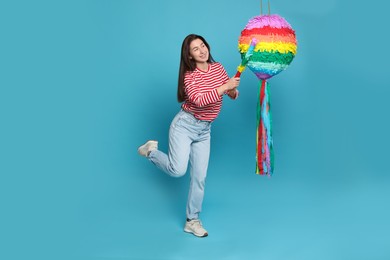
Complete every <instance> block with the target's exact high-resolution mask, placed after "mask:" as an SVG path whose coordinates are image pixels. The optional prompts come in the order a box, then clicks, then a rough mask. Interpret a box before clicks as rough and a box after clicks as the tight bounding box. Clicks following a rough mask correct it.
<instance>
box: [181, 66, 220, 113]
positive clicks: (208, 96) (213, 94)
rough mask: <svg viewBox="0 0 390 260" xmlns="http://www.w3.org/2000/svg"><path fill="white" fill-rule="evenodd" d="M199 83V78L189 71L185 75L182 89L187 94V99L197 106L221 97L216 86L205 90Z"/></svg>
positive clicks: (218, 99) (215, 100) (207, 103)
mask: <svg viewBox="0 0 390 260" xmlns="http://www.w3.org/2000/svg"><path fill="white" fill-rule="evenodd" d="M199 84H200V82H199V80H197V79H196V77H195V76H194V75H192V74H191V73H187V74H186V75H185V78H184V90H185V93H186V94H187V99H188V100H189V101H190V102H191V103H193V104H195V105H196V106H197V107H204V106H207V105H209V104H212V103H215V102H217V101H220V100H221V99H222V97H221V96H220V95H219V94H218V90H217V89H216V88H215V89H213V90H209V91H205V90H202V89H203V88H202V86H200V85H199Z"/></svg>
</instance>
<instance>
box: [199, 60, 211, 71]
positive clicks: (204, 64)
mask: <svg viewBox="0 0 390 260" xmlns="http://www.w3.org/2000/svg"><path fill="white" fill-rule="evenodd" d="M196 67H197V68H198V69H200V70H202V71H207V70H208V69H209V63H208V62H202V63H197V64H196Z"/></svg>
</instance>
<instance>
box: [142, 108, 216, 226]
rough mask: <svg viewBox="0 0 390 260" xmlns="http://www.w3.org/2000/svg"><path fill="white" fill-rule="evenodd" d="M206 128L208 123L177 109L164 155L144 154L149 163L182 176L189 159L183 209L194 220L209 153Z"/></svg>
mask: <svg viewBox="0 0 390 260" xmlns="http://www.w3.org/2000/svg"><path fill="white" fill-rule="evenodd" d="M210 128H211V122H207V121H202V120H198V119H196V118H195V117H194V116H193V115H192V114H190V113H188V112H185V111H184V110H180V112H179V113H177V115H176V116H175V118H174V119H173V120H172V123H171V126H170V128H169V151H168V155H167V154H165V153H163V152H161V151H159V150H154V151H151V152H150V154H149V156H148V158H149V160H150V161H151V162H153V163H154V164H155V165H156V166H157V167H158V168H159V169H161V170H162V171H164V172H165V173H167V174H168V175H170V176H172V177H181V176H183V175H184V174H185V173H186V171H187V166H188V161H189V162H190V174H191V183H190V191H189V194H188V201H187V208H186V214H187V218H189V219H197V218H198V217H199V213H200V212H201V210H202V202H203V197H204V187H205V180H206V175H207V167H208V163H209V156H210Z"/></svg>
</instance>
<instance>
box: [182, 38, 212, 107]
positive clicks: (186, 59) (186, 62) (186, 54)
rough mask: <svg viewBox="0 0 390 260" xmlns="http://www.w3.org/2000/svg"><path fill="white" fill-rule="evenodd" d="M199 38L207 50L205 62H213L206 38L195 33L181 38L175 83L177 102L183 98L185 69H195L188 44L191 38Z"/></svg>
mask: <svg viewBox="0 0 390 260" xmlns="http://www.w3.org/2000/svg"><path fill="white" fill-rule="evenodd" d="M196 39H200V40H202V41H203V43H204V44H205V45H206V47H207V49H208V50H209V59H208V60H207V62H210V63H213V62H215V61H214V59H213V57H212V56H211V52H210V45H209V44H208V43H207V42H206V40H205V39H204V38H203V37H202V36H200V35H196V34H190V35H187V37H186V38H185V39H184V40H183V43H182V45H181V55H180V67H179V82H178V84H177V100H178V101H179V103H181V102H183V101H184V100H185V93H184V76H185V74H186V72H187V71H194V70H195V69H196V62H195V61H194V59H190V57H191V56H190V44H191V42H192V41H193V40H196Z"/></svg>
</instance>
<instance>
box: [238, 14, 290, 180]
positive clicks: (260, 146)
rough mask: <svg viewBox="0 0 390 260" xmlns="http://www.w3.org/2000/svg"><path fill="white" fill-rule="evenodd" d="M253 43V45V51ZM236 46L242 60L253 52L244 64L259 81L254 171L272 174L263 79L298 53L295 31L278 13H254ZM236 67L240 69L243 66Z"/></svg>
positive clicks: (266, 91)
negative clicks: (258, 14) (254, 43)
mask: <svg viewBox="0 0 390 260" xmlns="http://www.w3.org/2000/svg"><path fill="white" fill-rule="evenodd" d="M253 42H256V46H255V47H254V49H253V51H252V50H251V44H252V45H253ZM238 49H239V51H240V53H241V58H242V60H245V58H246V57H247V55H246V53H247V52H248V50H250V51H252V52H251V56H250V59H249V60H248V62H247V63H246V66H248V67H249V69H250V70H251V71H253V73H255V75H256V77H257V78H258V79H259V80H260V81H261V83H260V89H259V102H258V105H257V123H258V124H257V125H258V126H257V146H256V150H257V152H256V173H257V174H261V175H262V174H266V175H272V173H273V164H274V163H273V141H272V131H271V130H272V129H271V104H270V97H269V92H270V91H269V84H268V82H267V81H266V80H267V79H269V78H271V77H273V76H275V75H276V74H278V73H280V72H281V71H283V70H285V69H286V68H287V67H288V66H289V64H290V63H291V62H292V60H293V59H294V57H295V55H296V53H297V41H296V37H295V31H294V30H293V29H292V28H291V26H290V24H289V23H288V22H287V21H286V20H285V19H284V18H283V17H281V16H279V15H275V14H274V15H260V16H255V17H253V18H252V19H250V20H249V22H248V24H247V25H246V26H245V28H244V30H243V31H242V32H241V36H240V38H239V41H238ZM240 66H241V65H240ZM238 69H240V70H242V66H241V68H240V67H239V68H238Z"/></svg>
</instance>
